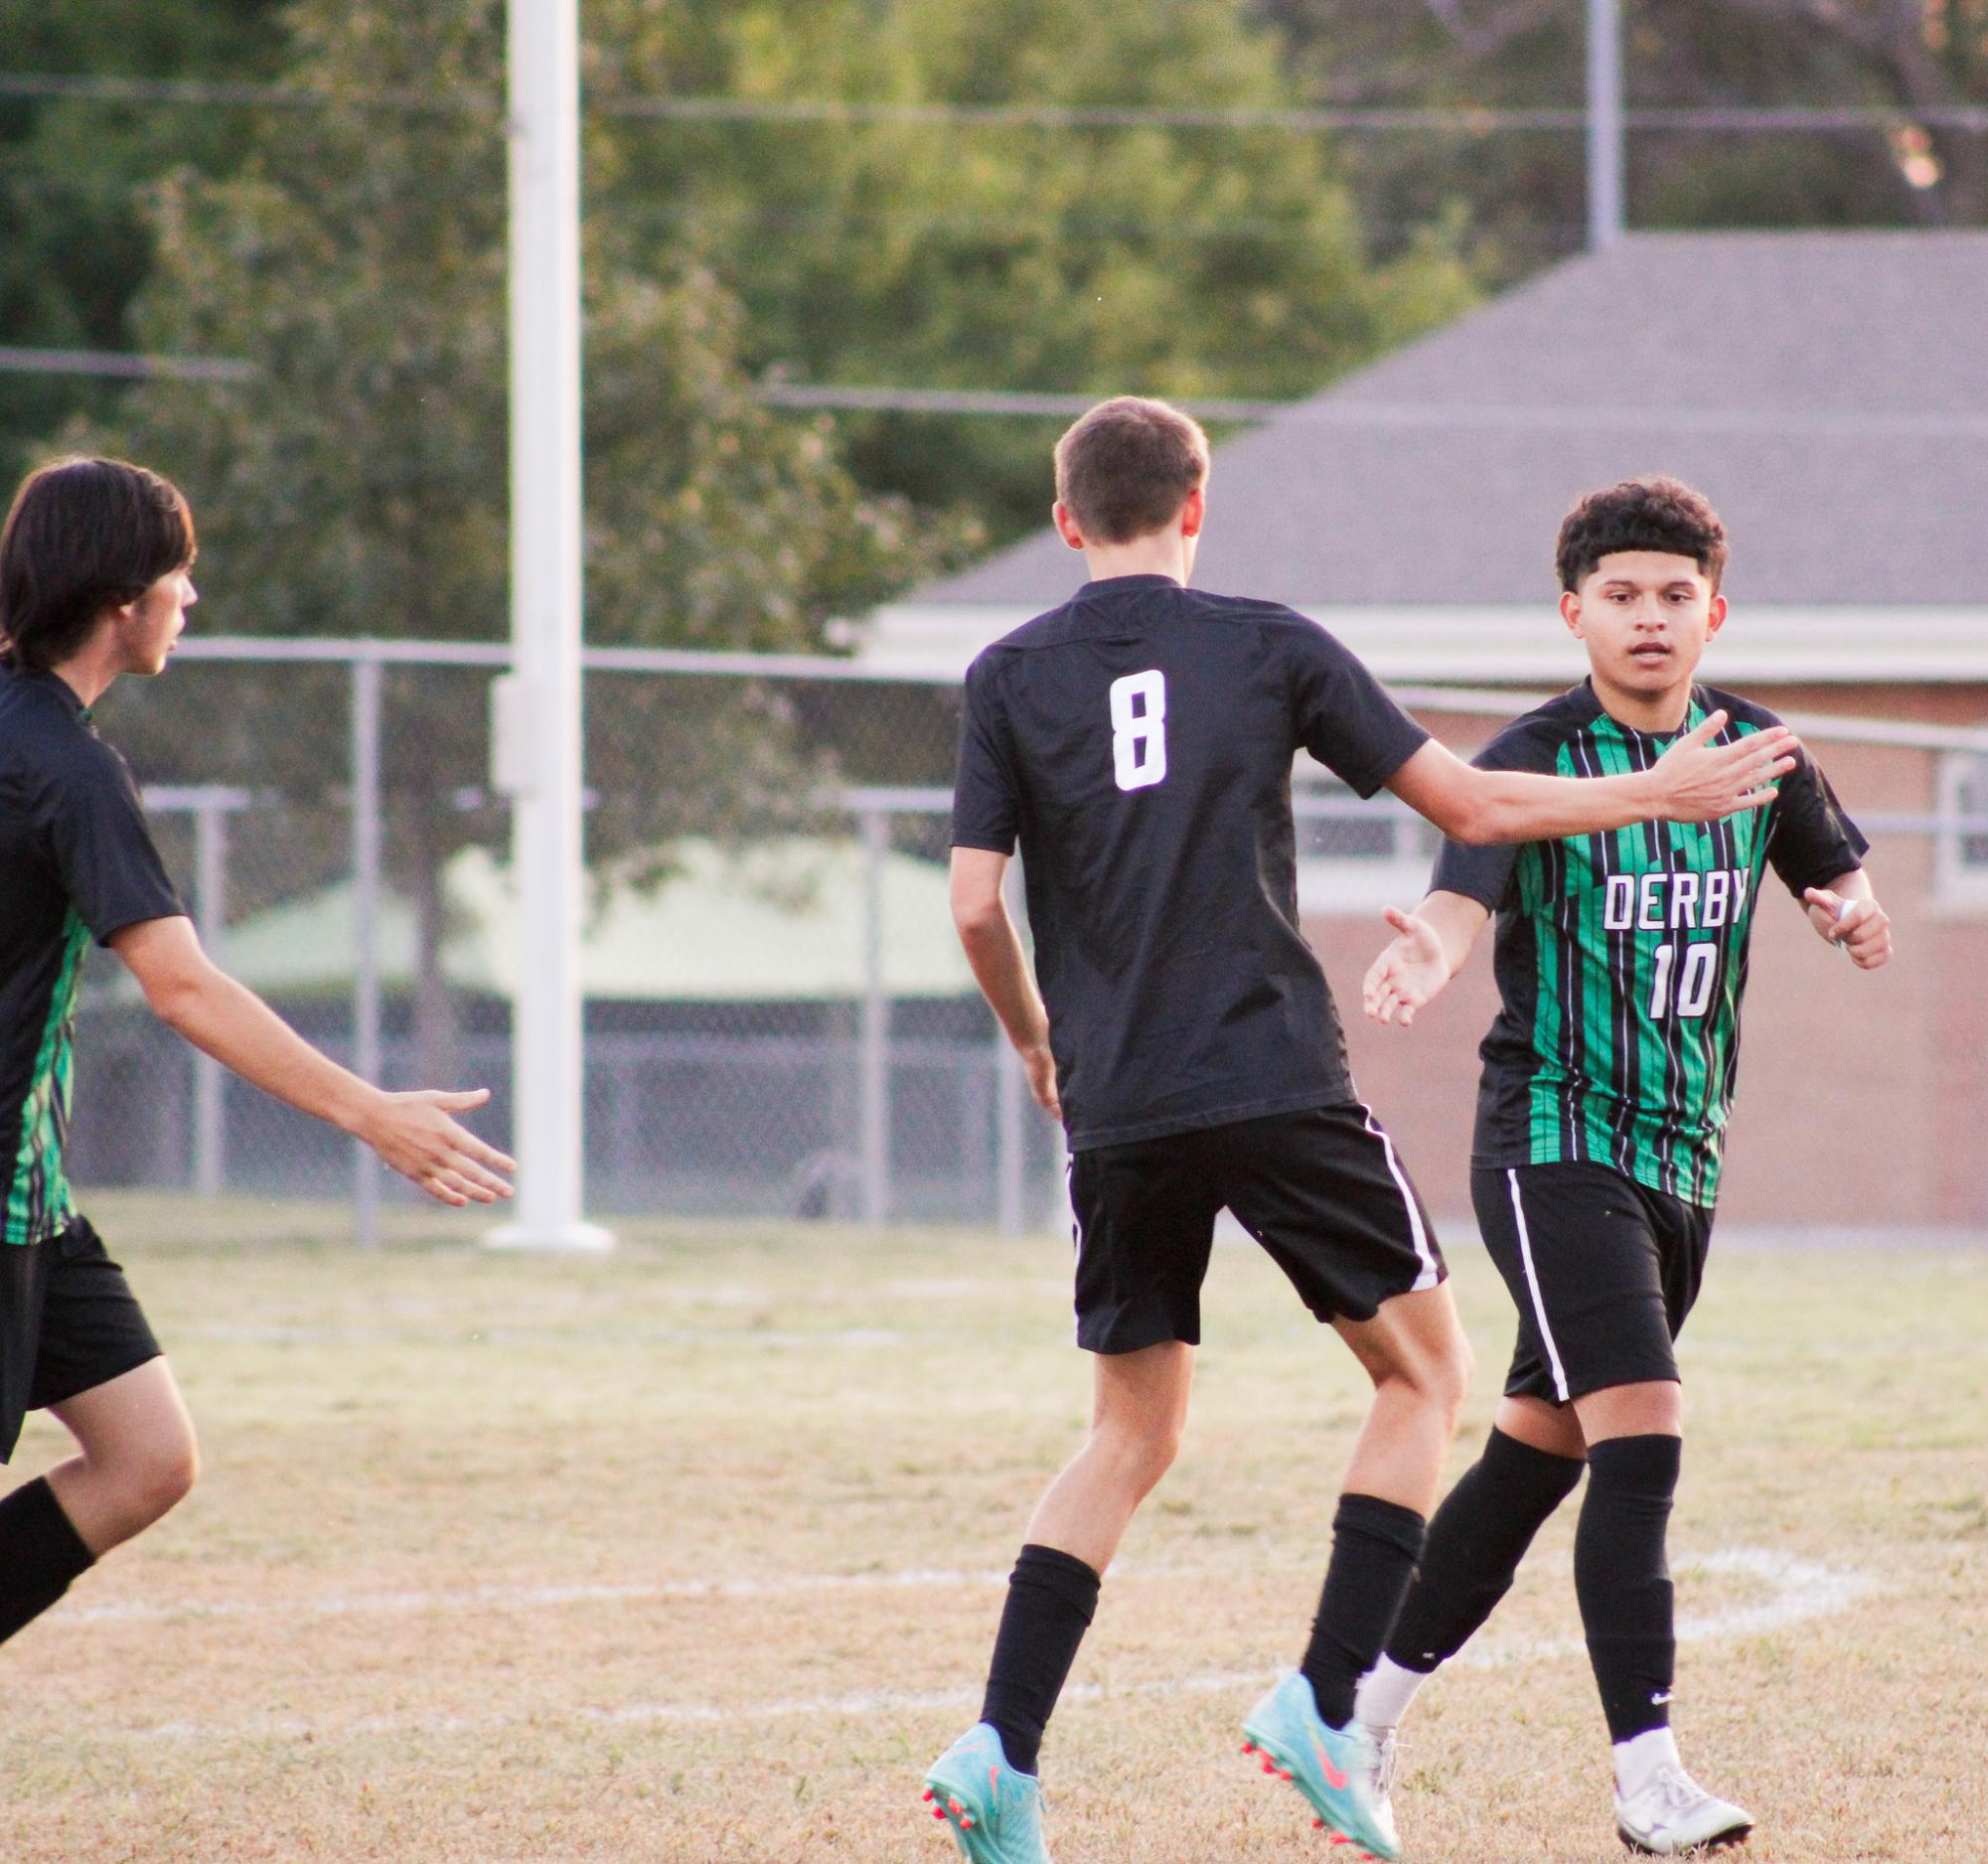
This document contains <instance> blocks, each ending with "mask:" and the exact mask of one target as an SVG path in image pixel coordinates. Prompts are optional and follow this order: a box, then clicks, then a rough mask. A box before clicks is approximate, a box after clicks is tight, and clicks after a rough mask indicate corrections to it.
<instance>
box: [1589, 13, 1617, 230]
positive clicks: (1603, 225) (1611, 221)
mask: <svg viewBox="0 0 1988 1864" xmlns="http://www.w3.org/2000/svg"><path fill="white" fill-rule="evenodd" d="M1622 133H1623V132H1622V5H1621V0H1588V249H1589V251H1591V252H1602V251H1606V249H1607V248H1608V247H1609V246H1611V245H1613V244H1614V243H1615V241H1616V240H1617V239H1619V238H1620V237H1621V236H1622V227H1623V207H1622V195H1623V184H1622V169H1623V162H1622Z"/></svg>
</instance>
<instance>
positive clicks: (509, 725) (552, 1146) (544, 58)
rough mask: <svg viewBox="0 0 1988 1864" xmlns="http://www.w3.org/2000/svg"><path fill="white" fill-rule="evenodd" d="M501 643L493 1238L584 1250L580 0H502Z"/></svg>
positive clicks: (591, 1236)
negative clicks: (506, 263)
mask: <svg viewBox="0 0 1988 1864" xmlns="http://www.w3.org/2000/svg"><path fill="white" fill-rule="evenodd" d="M509 24H510V45H509V59H510V107H511V114H510V121H509V125H508V129H509V135H510V143H511V638H512V666H513V672H512V673H511V674H510V675H509V676H507V677H506V678H505V679H504V680H503V681H502V682H500V692H499V695H498V698H497V701H496V704H495V706H494V711H495V714H496V716H495V719H494V723H495V725H496V727H497V728H496V729H495V731H494V732H493V762H494V763H495V765H496V766H497V768H496V771H495V775H496V777H497V780H498V784H499V787H501V788H504V789H507V790H509V791H510V793H511V796H512V810H513V815H512V821H513V836H514V844H513V846H514V849H515V863H514V864H515V869H516V878H517V887H518V938H519V951H518V960H519V962H518V988H517V993H516V997H515V1001H514V1005H513V1010H512V1016H513V1028H514V1035H513V1051H512V1052H513V1086H512V1106H513V1109H514V1133H515V1141H514V1149H515V1151H516V1153H517V1155H518V1196H517V1201H516V1203H515V1204H514V1205H513V1217H512V1220H511V1221H510V1222H509V1223H507V1224H505V1225H504V1226H503V1228H501V1229H499V1230H496V1231H494V1232H493V1233H492V1234H491V1236H490V1238H489V1241H490V1244H491V1246H492V1247H494V1248H510V1249H559V1250H588V1251H598V1250H603V1249H607V1248H609V1247H611V1246H612V1243H613V1239H612V1238H611V1237H610V1236H609V1235H608V1233H607V1232H606V1231H605V1230H603V1229H599V1228H596V1227H595V1226H594V1225H592V1224H589V1223H587V1222H585V1221H583V1219H582V1209H583V1204H582V1153H581V1090H582V1080H581V1052H580V1003H581V997H580V936H579V935H580V883H581V881H580V233H579V219H580V81H579V19H578V12H577V5H576V0H511V7H510V21H509Z"/></svg>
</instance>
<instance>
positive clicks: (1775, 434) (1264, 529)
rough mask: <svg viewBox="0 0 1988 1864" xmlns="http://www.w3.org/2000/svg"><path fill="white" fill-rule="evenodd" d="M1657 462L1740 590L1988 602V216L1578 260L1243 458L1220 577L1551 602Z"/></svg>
mask: <svg viewBox="0 0 1988 1864" xmlns="http://www.w3.org/2000/svg"><path fill="white" fill-rule="evenodd" d="M1044 465H1045V478H1046V473H1047V462H1046V461H1045V462H1044ZM1640 472H1669V473H1674V474H1676V475H1677V476H1678V477H1680V478H1682V479H1685V480H1688V481H1690V482H1691V483H1692V484H1694V485H1696V486H1698V487H1700V488H1701V489H1702V490H1703V491H1704V492H1706V493H1707V494H1708V495H1709V496H1710V497H1711V498H1712V500H1713V502H1714V503H1715V504H1716V505H1717V506H1718V507H1719V509H1720V511H1721V512H1722V514H1723V515H1724V517H1725V519H1726V521H1727V525H1728V528H1729V529H1730V531H1731V533H1732V536H1733V544H1734V548H1733V567H1732V571H1731V575H1730V580H1729V585H1728V586H1729V587H1730V588H1731V590H1732V591H1733V593H1734V595H1735V596H1736V597H1737V598H1740V599H1743V600H1746V601H1749V602H1753V603H1757V604H1768V603H1773V604H1781V603H1785V604H1799V605H1808V604H1827V605H1863V604H1900V603H1905V604H1915V603H1939V604H1959V605H1969V606H1972V605H1979V604H1981V603H1983V602H1984V601H1988V233H1677V234H1669V233H1649V234H1637V235H1632V236H1631V237H1629V238H1626V239H1624V240H1623V241H1622V242H1621V243H1620V244H1619V245H1616V246H1614V247H1613V248H1611V249H1609V250H1608V251H1606V252H1603V253H1599V254H1593V255H1590V256H1587V257H1583V258H1578V259H1574V260H1572V261H1570V262H1568V263H1566V264H1564V265H1561V266H1558V267H1556V268H1555V269H1553V270H1552V271H1550V272H1547V273H1545V274H1543V275H1542V276H1540V277H1539V278H1536V279H1534V280H1533V281H1531V282H1530V283H1528V284H1526V285H1524V286H1521V287H1520V288H1518V289H1516V290H1514V291H1512V292H1510V293H1508V294H1506V295H1505V296H1503V297H1500V298H1498V299H1496V300H1494V301H1493V302H1491V303H1489V304H1487V305H1485V306H1483V307H1481V308H1480V309H1478V310H1476V311H1474V312H1472V313H1470V314H1469V315H1467V316H1465V317H1463V318H1460V319H1458V320H1457V321H1456V322H1455V323H1454V324H1452V325H1450V326H1449V327H1447V328H1445V329H1443V330H1440V331H1437V332H1435V333H1434V334H1433V335H1431V336H1428V337H1425V338H1423V339H1422V340H1421V341H1419V342H1416V343H1413V344H1411V345H1409V346H1408V347H1407V348H1405V349H1403V350H1401V351H1399V352H1398V353H1396V354H1395V355H1393V356H1391V357H1388V358H1386V359H1384V360H1383V361H1381V362H1380V363H1377V364H1375V365H1373V366H1372V367H1371V368H1368V369H1366V370H1363V371H1361V372H1359V373H1358V374H1356V375H1354V376H1351V377H1348V378H1346V379H1345V380H1344V381H1342V382H1340V383H1339V384H1337V385H1336V386H1335V387H1333V388H1329V389H1327V390H1326V391H1325V392H1324V393H1322V394H1319V395H1316V396H1314V397H1312V398H1311V399H1309V400H1307V401H1303V402H1299V403H1297V404H1295V405H1294V406H1293V407H1291V408H1290V409H1288V410H1287V411H1285V412H1283V413H1281V414H1279V415H1277V416H1276V417H1274V418H1273V419H1271V420H1269V421H1267V422H1266V423H1265V424H1264V425H1263V426H1261V427H1258V428H1256V429H1254V430H1252V431H1251V432H1249V433H1247V434H1244V435H1243V436H1241V437H1240V438H1238V439H1235V440H1232V441H1230V442H1228V443H1227V444H1226V445H1224V446H1223V447H1221V448H1220V450H1219V452H1218V454H1217V457H1216V464H1215V471H1214V475H1213V478H1212V480H1211V482H1210V516H1209V525H1208V531H1207V534H1206V536H1205V538H1204V540H1203V543H1202V547H1201V554H1200V558H1199V560H1198V562H1197V564H1196V568H1195V576H1194V579H1195V581H1196V582H1197V583H1199V584H1201V585H1202V586H1204V587H1207V588H1215V589H1239V590H1240V589H1247V590H1248V591H1249V592H1250V593H1251V594H1254V595H1262V596H1267V597H1271V598H1275V599H1279V600H1283V601H1288V602H1292V603H1294V604H1299V605H1302V606H1304V607H1307V608H1312V609H1316V608H1319V607H1326V606H1335V605H1359V604H1391V603H1413V604H1423V603H1430V604H1444V603H1473V604H1505V603H1523V602H1534V601H1538V600H1540V599H1542V598H1543V597H1546V596H1549V595H1550V594H1551V593H1552V590H1553V579H1552V578H1553V571H1552V546H1553V538H1554V534H1555V531H1556V530H1557V528H1558V526H1559V522H1560V519H1561V516H1562V514H1563V513H1564V512H1565V511H1566V509H1567V507H1568V506H1569V505H1570V504H1571V503H1572V501H1573V500H1574V499H1575V498H1576V497H1577V496H1578V495H1579V494H1580V493H1582V492H1584V491H1586V490H1589V489H1591V488H1593V487H1596V486H1599V485H1606V484H1608V483H1611V482H1612V481H1614V480H1616V479H1620V478H1624V477H1627V476H1629V475H1630V474H1634V473H1640ZM1045 496H1046V489H1045ZM1080 573H1081V572H1080V571H1079V570H1078V569H1077V566H1076V564H1075V563H1074V561H1073V559H1072V557H1071V555H1070V553H1069V551H1068V550H1067V549H1066V548H1065V547H1064V546H1063V544H1061V543H1060V542H1059V541H1058V540H1057V539H1056V537H1055V536H1054V535H1053V534H1052V533H1049V532H1047V531H1045V532H1044V533H1043V534H1042V535H1041V536H1039V537H1036V538H1033V539H1030V540H1029V541H1027V542H1025V543H1022V544H1016V545H1014V546H1013V547H1012V548H1009V549H1006V550H1003V551H1001V552H999V553H998V554H996V555H994V556H993V557H992V558H990V559H989V560H988V561H987V562H985V563H982V564H980V565H979V566H978V567H976V568H974V569H972V570H969V571H967V572H966V573H964V574H962V575H959V576H955V577H952V578H950V579H948V580H946V581H943V582H940V583H936V584H933V585H931V586H929V587H927V588H925V589H923V590H921V591H919V592H918V593H917V594H916V595H914V596H912V597H910V598H909V605H912V606H917V607H925V606H927V605H936V604H947V603H968V602H971V603H998V604H1017V605H1027V606H1031V607H1046V606H1049V605H1051V604H1053V603H1055V602H1058V601H1061V600H1062V599H1063V597H1064V596H1065V595H1067V594H1068V592H1069V590H1070V588H1071V587H1072V585H1073V583H1074V581H1075V580H1076V579H1077V576H1078V575H1079V574H1080Z"/></svg>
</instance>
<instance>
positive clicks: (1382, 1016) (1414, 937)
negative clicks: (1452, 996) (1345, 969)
mask: <svg viewBox="0 0 1988 1864" xmlns="http://www.w3.org/2000/svg"><path fill="white" fill-rule="evenodd" d="M1382 916H1383V917H1384V918H1385V919H1386V920H1387V922H1388V924H1389V925H1391V926H1393V927H1394V929H1395V931H1396V933H1397V934H1398V935H1399V936H1398V937H1397V938H1396V939H1395V941H1394V943H1393V944H1392V945H1390V946H1388V947H1387V949H1386V950H1385V951H1383V952H1382V953H1381V955H1380V956H1379V957H1378V958H1376V959H1375V960H1374V962H1373V963H1372V964H1371V965H1370V966H1368V968H1367V975H1366V979H1365V981H1364V982H1363V983H1362V985H1361V987H1360V1002H1361V1006H1362V1007H1363V1008H1364V1009H1365V1010H1366V1012H1367V1014H1368V1015H1370V1016H1372V1017H1373V1019H1374V1020H1375V1021H1376V1022H1399V1023H1400V1024H1401V1025H1402V1027H1403V1028H1406V1027H1408V1025H1409V1024H1410V1023H1411V1022H1413V1021H1414V1020H1415V1012H1416V1011H1417V1010H1420V1009H1421V1008H1422V1007H1423V1005H1424V1004H1426V1003H1428V1002H1429V1001H1430V999H1431V998H1433V997H1435V996H1437V995H1438V993H1440V992H1441V991H1442V989H1443V987H1444V986H1445V985H1446V984H1448V983H1449V982H1450V961H1449V959H1448V957H1447V956H1446V955H1445V953H1444V949H1443V941H1442V939H1440V938H1439V937H1438V936H1437V933H1436V928H1435V927H1434V926H1432V925H1431V924H1430V923H1429V921H1428V920H1426V919H1424V918H1422V917H1421V916H1420V915H1419V914H1416V913H1412V912H1403V911H1402V910H1401V908H1400V907H1398V906H1390V907H1388V908H1387V910H1386V912H1385V913H1384V914H1383V915H1382Z"/></svg>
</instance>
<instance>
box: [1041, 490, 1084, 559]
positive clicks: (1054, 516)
mask: <svg viewBox="0 0 1988 1864" xmlns="http://www.w3.org/2000/svg"><path fill="white" fill-rule="evenodd" d="M1049 517H1050V520H1051V522H1052V523H1053V524H1054V525H1055V527H1056V535H1057V536H1058V537H1060V538H1061V539H1062V540H1063V542H1064V543H1065V544H1068V545H1069V546H1070V547H1071V548H1072V549H1073V550H1081V549H1082V548H1083V547H1084V534H1083V533H1082V532H1081V531H1079V530H1078V529H1077V516H1076V514H1075V513H1074V512H1073V511H1071V509H1070V508H1069V506H1067V505H1065V504H1064V503H1063V501H1062V500H1061V499H1058V500H1057V501H1056V503H1055V504H1054V505H1052V506H1051V507H1050V508H1049Z"/></svg>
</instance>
